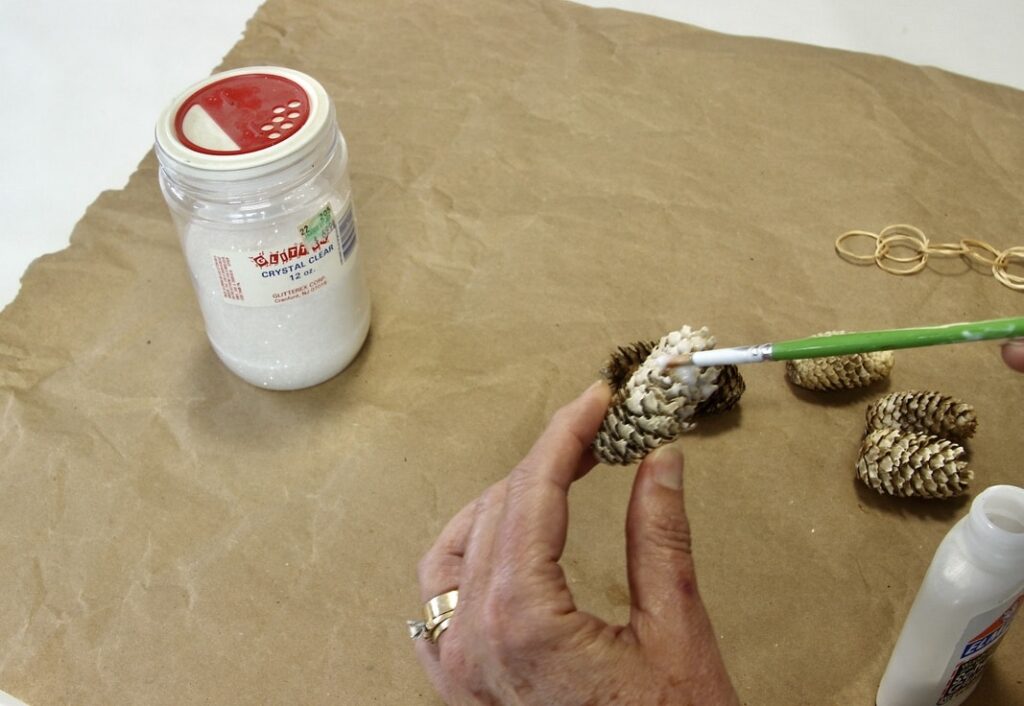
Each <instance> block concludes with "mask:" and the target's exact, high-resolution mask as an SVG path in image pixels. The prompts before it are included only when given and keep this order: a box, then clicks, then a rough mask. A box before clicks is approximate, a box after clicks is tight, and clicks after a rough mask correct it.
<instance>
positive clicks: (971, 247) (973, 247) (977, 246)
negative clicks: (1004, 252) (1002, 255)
mask: <svg viewBox="0 0 1024 706" xmlns="http://www.w3.org/2000/svg"><path fill="white" fill-rule="evenodd" d="M960 244H961V245H963V246H964V248H965V249H966V250H967V253H966V257H967V259H968V260H974V261H975V262H979V263H981V264H982V265H984V266H985V267H994V266H995V264H996V259H997V258H998V257H999V251H998V250H996V249H995V248H994V247H992V246H991V245H989V244H988V243H986V242H985V241H984V240H974V239H973V238H964V239H963V240H961V241H960ZM978 250H984V251H986V252H987V253H989V254H990V255H992V259H991V260H988V259H986V258H984V257H982V256H981V255H979V254H978V252H977V251H978Z"/></svg>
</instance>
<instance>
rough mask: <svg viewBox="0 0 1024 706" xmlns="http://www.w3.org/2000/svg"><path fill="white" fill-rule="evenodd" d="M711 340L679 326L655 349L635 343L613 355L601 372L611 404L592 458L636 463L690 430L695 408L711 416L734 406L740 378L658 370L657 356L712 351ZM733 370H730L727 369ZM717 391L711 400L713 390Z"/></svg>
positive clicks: (687, 370) (715, 370) (692, 370)
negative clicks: (720, 380) (607, 387)
mask: <svg viewBox="0 0 1024 706" xmlns="http://www.w3.org/2000/svg"><path fill="white" fill-rule="evenodd" d="M714 345H715V339H714V337H712V336H711V335H710V334H709V333H708V330H707V329H706V328H702V329H700V330H699V331H693V330H691V329H690V327H689V326H683V327H682V328H681V329H680V330H678V331H673V332H671V333H669V334H668V335H666V336H665V337H663V338H662V339H661V340H660V341H659V342H658V343H657V345H654V344H653V343H650V342H648V341H640V342H637V343H634V344H633V345H631V346H626V347H624V348H619V350H618V351H617V352H616V353H614V354H612V358H611V360H610V361H609V363H608V365H606V366H605V369H604V371H603V374H604V376H605V378H606V379H607V380H608V382H609V384H610V385H611V387H612V402H611V406H610V407H609V409H608V413H607V415H606V416H605V419H604V422H603V423H602V424H601V429H600V430H599V431H598V433H597V437H596V438H595V439H594V444H593V448H594V452H595V453H596V454H597V457H598V458H599V459H601V460H602V461H604V462H605V463H609V464H620V465H626V464H630V463H634V462H635V461H639V460H640V459H642V458H643V457H644V456H646V455H647V454H648V453H650V452H651V451H653V450H654V449H656V448H658V447H659V446H661V445H663V444H666V443H668V442H670V441H673V440H675V439H676V438H677V437H678V436H679V435H680V434H682V433H683V432H684V431H688V430H689V429H692V428H693V426H694V424H693V422H692V421H690V419H691V418H692V417H694V416H695V415H696V414H697V413H698V410H699V409H701V408H703V409H702V410H701V413H702V414H714V413H717V412H720V411H725V410H726V409H729V408H731V407H733V406H734V405H735V404H736V402H737V401H739V396H740V395H741V394H743V390H744V384H743V379H742V378H741V377H740V375H739V371H737V370H735V369H734V370H733V371H732V372H730V373H728V375H726V376H724V377H722V383H723V384H721V386H719V384H718V380H719V377H720V375H721V374H722V373H723V370H724V369H723V368H720V367H710V368H694V367H690V368H678V369H676V370H675V371H669V370H663V369H662V368H661V367H660V366H659V365H657V364H656V360H657V359H658V358H659V357H661V356H662V355H681V354H684V353H691V352H693V351H699V350H704V349H706V348H713V347H714ZM728 367H733V368H734V367H735V366H727V368H725V370H727V369H728ZM719 389H722V390H723V391H722V393H721V394H720V395H718V396H716V394H715V393H716V392H718V391H719Z"/></svg>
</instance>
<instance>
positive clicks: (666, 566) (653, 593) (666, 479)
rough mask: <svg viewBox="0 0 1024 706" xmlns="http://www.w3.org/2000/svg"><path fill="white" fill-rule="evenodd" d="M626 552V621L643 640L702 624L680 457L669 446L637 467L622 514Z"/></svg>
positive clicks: (702, 608)
mask: <svg viewBox="0 0 1024 706" xmlns="http://www.w3.org/2000/svg"><path fill="white" fill-rule="evenodd" d="M626 555H627V556H626V566H627V571H628V573H629V592H630V597H631V599H632V607H631V613H630V624H631V625H632V626H633V628H634V629H635V630H636V631H637V634H638V637H639V638H640V640H641V642H643V641H645V638H647V637H648V636H650V635H651V633H652V632H653V633H658V632H661V631H664V630H668V631H669V635H671V636H674V637H678V635H679V633H680V630H682V631H685V632H689V631H690V630H693V629H694V628H698V629H700V628H701V627H703V623H705V622H706V621H707V616H706V614H705V612H704V607H703V605H702V603H701V600H700V597H699V596H698V595H697V576H696V574H695V573H694V568H693V556H692V555H691V553H690V524H689V522H688V521H687V519H686V510H685V509H684V507H683V455H682V454H681V453H680V452H679V451H677V450H676V449H674V448H672V447H669V446H663V447H662V448H660V449H657V450H656V451H654V452H653V453H651V454H650V455H648V456H647V458H645V459H644V461H643V463H641V464H640V468H639V470H638V471H637V474H636V480H635V481H634V482H633V494H632V496H631V497H630V500H629V512H628V515H627V517H626ZM698 626H699V627H698ZM669 635H666V637H668V636H669Z"/></svg>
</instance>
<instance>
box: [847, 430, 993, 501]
mask: <svg viewBox="0 0 1024 706" xmlns="http://www.w3.org/2000/svg"><path fill="white" fill-rule="evenodd" d="M963 454H964V448H963V447H962V446H960V445H958V444H956V443H954V442H952V441H949V440H948V439H940V438H938V437H937V436H932V435H930V434H921V433H918V432H914V431H903V430H901V429H876V430H875V431H872V432H871V433H869V434H868V435H867V436H866V437H864V441H863V443H862V444H861V447H860V458H858V459H857V475H858V476H859V477H860V479H861V480H862V481H864V483H865V484H867V485H869V486H870V487H872V488H874V489H875V490H877V491H878V492H879V493H881V494H883V495H894V496H897V497H921V498H952V497H956V496H957V495H961V494H963V493H964V492H966V490H967V484H968V483H969V482H970V481H971V479H972V478H973V477H974V473H973V471H971V470H970V469H969V468H967V462H966V461H961V460H960V457H961V456H963Z"/></svg>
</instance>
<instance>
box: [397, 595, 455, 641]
mask: <svg viewBox="0 0 1024 706" xmlns="http://www.w3.org/2000/svg"><path fill="white" fill-rule="evenodd" d="M458 604H459V591H458V589H455V590H451V591H446V592H444V593H442V594H440V595H437V596H434V597H433V598H431V599H430V600H429V601H427V602H426V603H424V604H423V618H424V619H423V620H407V621H405V624H406V625H407V626H408V628H409V637H411V638H412V639H414V640H420V639H422V640H427V641H428V642H437V638H439V637H441V633H443V632H444V631H445V630H447V629H448V625H449V624H451V620H452V616H454V615H455V607H456V606H457V605H458Z"/></svg>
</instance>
